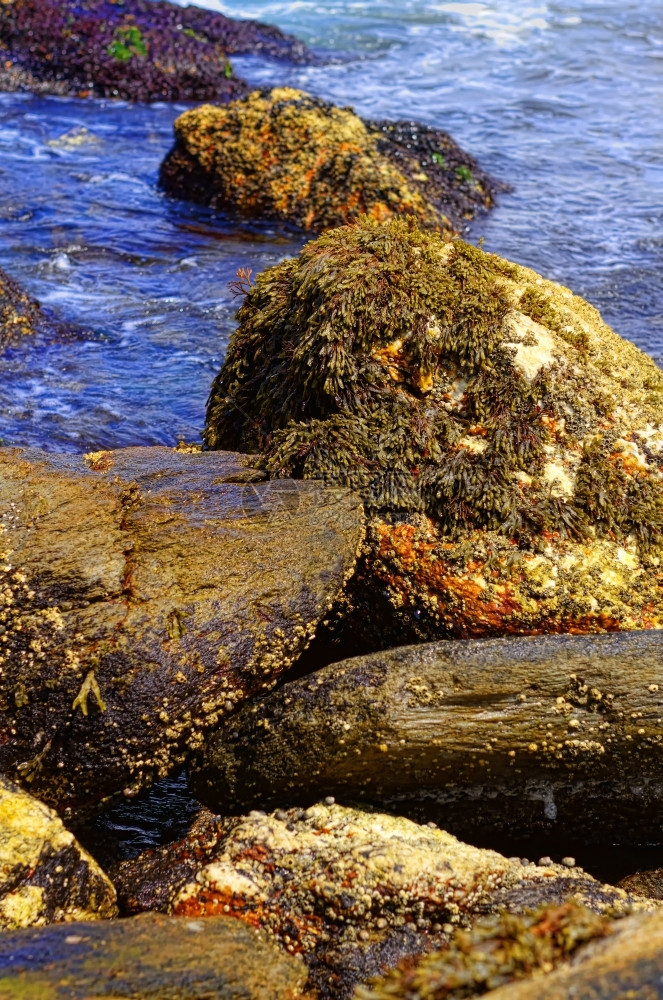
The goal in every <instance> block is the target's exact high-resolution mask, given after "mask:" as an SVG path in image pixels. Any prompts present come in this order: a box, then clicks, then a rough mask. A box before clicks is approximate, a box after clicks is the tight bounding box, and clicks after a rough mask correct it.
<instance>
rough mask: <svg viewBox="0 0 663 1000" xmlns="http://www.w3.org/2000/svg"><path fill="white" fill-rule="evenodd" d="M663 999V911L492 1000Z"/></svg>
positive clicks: (620, 928)
mask: <svg viewBox="0 0 663 1000" xmlns="http://www.w3.org/2000/svg"><path fill="white" fill-rule="evenodd" d="M399 996H400V995H399V994H396V997H399ZM406 997H407V994H406ZM661 997H663V913H660V912H659V913H656V914H653V915H651V916H640V915H638V916H634V917H632V918H631V919H629V920H620V921H618V922H617V923H616V924H615V925H614V930H613V933H612V934H610V935H609V936H608V937H607V938H605V939H604V940H602V941H596V942H593V943H591V944H588V945H587V946H586V947H584V948H582V949H581V950H580V951H579V952H578V954H577V956H576V957H575V958H574V959H573V960H572V961H571V963H570V964H569V965H565V966H562V967H561V968H560V969H557V970H556V971H555V972H553V973H551V974H550V975H549V976H545V977H543V978H536V979H533V980H529V981H525V982H521V983H514V984H513V985H511V986H503V987H501V988H500V989H497V990H495V991H494V992H493V993H491V1000H570V998H573V1000H660V998H661ZM401 1000H405V997H401ZM422 1000H424V998H423V997H422ZM426 1000H428V998H426ZM431 1000H432V998H431Z"/></svg>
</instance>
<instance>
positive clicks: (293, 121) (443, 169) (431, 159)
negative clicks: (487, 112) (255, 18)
mask: <svg viewBox="0 0 663 1000" xmlns="http://www.w3.org/2000/svg"><path fill="white" fill-rule="evenodd" d="M161 184H162V186H163V187H164V188H165V190H166V192H167V193H169V194H172V195H175V196H177V197H179V198H187V199H190V200H192V201H197V202H202V203H203V204H206V205H211V206H212V207H213V208H215V209H219V210H223V211H225V212H230V213H231V214H234V215H239V216H241V217H245V218H262V219H274V220H278V221H281V222H285V223H291V224H293V225H296V226H299V227H301V228H303V229H307V230H313V231H320V230H323V229H329V228H331V227H333V226H340V225H343V224H344V223H346V222H349V221H351V220H352V219H355V218H357V216H359V215H360V214H361V213H362V212H368V213H369V214H370V215H371V216H374V217H375V218H376V219H380V220H382V219H388V218H391V217H392V216H394V215H399V214H403V213H409V214H411V215H414V216H416V217H417V218H418V219H419V221H420V222H421V224H422V225H425V226H427V227H430V228H433V229H437V230H440V231H442V232H445V233H453V232H458V231H460V230H461V229H463V228H464V227H465V226H466V224H467V220H468V219H471V218H473V217H474V216H475V215H476V214H477V212H480V211H482V210H485V209H487V208H489V207H490V206H491V205H492V204H493V202H494V196H495V193H496V192H497V191H499V190H503V189H504V187H503V185H500V184H499V183H498V182H497V181H495V180H493V179H492V178H490V177H489V176H488V175H487V174H486V173H485V172H484V171H483V170H481V168H480V167H479V165H478V163H477V162H476V160H475V159H474V158H473V157H471V156H470V155H468V154H467V153H465V152H464V151H463V150H462V149H460V147H459V146H458V145H457V144H456V143H455V142H454V141H453V139H452V138H451V137H450V136H449V135H447V133H446V132H442V131H440V130H439V129H435V128H431V127H429V126H427V125H422V124H421V123H419V122H412V121H399V122H386V121H363V120H362V119H361V118H359V117H357V115H355V114H354V112H353V111H352V109H351V108H339V107H336V106H334V105H333V104H330V103H329V102H327V101H323V100H321V99H319V98H317V97H312V96H311V95H309V94H306V93H303V92H302V91H299V90H293V89H292V88H289V87H278V88H275V89H274V90H261V91H254V92H253V93H251V94H250V95H249V96H248V97H247V98H245V99H244V100H241V101H236V102H233V103H232V104H229V105H226V106H224V107H214V106H210V105H207V106H204V107H202V108H196V109H195V110H192V111H186V112H185V113H184V114H183V115H181V116H180V118H178V119H177V121H176V122H175V146H174V147H173V149H172V150H171V152H170V153H169V154H168V156H167V158H166V159H165V161H164V163H163V165H162V168H161Z"/></svg>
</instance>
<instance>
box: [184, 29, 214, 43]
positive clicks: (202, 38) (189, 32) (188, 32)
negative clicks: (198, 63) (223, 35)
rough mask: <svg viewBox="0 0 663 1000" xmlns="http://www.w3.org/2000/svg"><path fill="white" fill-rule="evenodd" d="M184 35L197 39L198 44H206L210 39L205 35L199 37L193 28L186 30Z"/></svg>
mask: <svg viewBox="0 0 663 1000" xmlns="http://www.w3.org/2000/svg"><path fill="white" fill-rule="evenodd" d="M182 34H183V35H186V36H187V38H195V40H196V41H197V42H206V41H208V39H207V38H206V37H205V35H199V34H198V32H197V31H194V30H193V28H184V30H183V31H182Z"/></svg>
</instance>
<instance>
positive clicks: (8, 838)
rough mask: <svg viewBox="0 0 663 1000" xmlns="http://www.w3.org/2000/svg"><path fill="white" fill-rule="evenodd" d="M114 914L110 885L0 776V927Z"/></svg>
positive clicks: (55, 824)
mask: <svg viewBox="0 0 663 1000" xmlns="http://www.w3.org/2000/svg"><path fill="white" fill-rule="evenodd" d="M116 912H117V910H116V906H115V890H114V889H113V886H112V884H111V883H110V881H109V880H108V878H107V877H106V875H104V873H103V872H102V870H101V868H99V866H98V865H97V863H96V862H95V861H94V859H93V858H91V857H90V855H89V854H88V853H87V852H86V851H84V850H83V848H82V847H81V846H80V845H79V844H78V843H77V842H76V840H75V839H74V837H73V835H72V834H71V833H69V832H68V831H67V830H65V828H64V827H63V825H62V821H61V820H60V819H59V818H58V817H57V816H56V814H55V813H54V812H53V810H52V809H49V808H48V807H47V806H45V805H42V803H41V802H38V801H37V800H36V799H33V798H32V796H31V795H28V794H27V793H26V792H24V791H21V789H20V788H18V787H17V786H16V785H14V784H12V783H11V782H9V781H7V780H6V779H5V778H3V777H0V927H2V928H3V929H5V930H7V929H8V930H12V929H14V928H17V927H31V926H39V925H42V924H47V923H53V922H59V921H69V920H95V919H101V918H102V917H113V916H115V913H116Z"/></svg>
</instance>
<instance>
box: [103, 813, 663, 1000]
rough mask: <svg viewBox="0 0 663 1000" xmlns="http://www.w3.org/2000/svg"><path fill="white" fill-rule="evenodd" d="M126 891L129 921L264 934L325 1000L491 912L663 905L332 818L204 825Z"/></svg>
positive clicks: (382, 820)
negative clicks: (178, 918) (208, 919)
mask: <svg viewBox="0 0 663 1000" xmlns="http://www.w3.org/2000/svg"><path fill="white" fill-rule="evenodd" d="M116 883H117V886H118V891H119V894H120V898H121V899H122V902H123V904H124V906H125V907H127V908H128V909H129V910H130V911H132V910H134V911H135V910H144V909H156V910H163V911H166V912H168V913H172V914H179V915H182V916H187V917H200V916H213V915H215V914H227V915H230V916H235V917H237V918H239V919H240V920H245V921H247V922H248V923H251V924H254V925H256V926H260V927H263V928H265V929H266V930H268V931H270V933H272V934H273V935H274V936H275V937H276V939H277V940H278V941H279V942H280V943H281V945H282V946H283V947H285V948H286V949H287V950H288V951H290V952H292V953H295V954H298V953H299V954H302V955H303V956H304V959H305V960H306V963H307V965H308V968H309V971H310V983H311V985H312V986H313V987H315V988H316V989H317V990H318V991H319V996H320V998H321V1000H325V998H329V1000H342V998H344V997H348V996H349V995H350V994H351V991H352V988H353V987H354V985H355V984H356V983H357V982H358V981H361V980H363V979H365V978H366V977H368V976H370V975H374V974H377V973H378V972H380V970H381V969H384V968H388V967H390V966H393V965H395V964H396V962H397V961H398V960H399V959H400V958H401V957H403V956H407V955H416V954H420V953H421V952H425V951H429V950H430V949H431V948H434V947H439V946H440V945H441V944H442V943H444V942H445V941H446V940H448V938H449V934H450V933H451V931H452V930H453V926H454V925H456V924H459V923H460V924H466V923H468V922H469V921H471V920H472V918H473V917H476V916H477V915H479V914H485V913H489V912H492V911H493V910H494V909H495V908H500V909H508V910H509V911H510V912H518V911H519V910H522V909H523V906H524V907H529V906H533V905H534V906H536V905H537V903H539V904H540V903H541V902H546V903H550V902H558V903H559V901H560V900H563V899H566V898H568V897H575V898H577V899H578V900H579V901H580V902H582V903H585V904H586V905H588V906H590V907H591V908H592V909H594V910H596V911H597V912H605V911H608V912H609V913H611V914H618V913H622V914H623V913H628V912H630V911H631V909H632V907H633V906H634V905H639V906H645V907H649V908H651V906H652V905H655V904H651V903H644V902H643V901H641V902H640V903H639V904H635V903H634V901H633V900H632V899H631V898H629V897H628V896H627V895H626V894H625V893H624V892H622V891H621V890H619V889H615V888H613V887H610V886H601V885H600V884H599V883H598V882H595V881H594V879H592V878H591V877H589V876H588V875H586V874H585V873H584V872H582V871H580V870H578V869H576V870H575V871H573V872H569V870H568V869H565V868H562V867H561V866H550V867H537V866H530V867H523V866H522V865H521V864H520V862H513V861H508V860H507V859H506V858H504V857H502V855H500V854H497V853H496V852H495V851H486V850H481V849H478V848H475V847H470V846H469V845H467V844H463V843H461V842H460V841H458V840H456V839H455V838H454V837H452V836H450V835H449V834H448V833H444V832H443V831H441V830H438V829H434V828H431V827H422V826H417V824H415V823H412V822H410V821H409V820H406V819H401V818H397V817H391V816H385V815H382V814H380V813H366V812H361V811H358V810H354V809H347V808H344V807H342V806H338V805H324V804H319V805H316V806H312V807H311V808H310V809H307V810H306V811H304V810H298V809H295V810H288V811H278V812H276V813H274V814H273V815H265V813H263V812H253V813H250V814H249V815H248V816H245V817H242V818H238V819H229V820H223V819H221V818H220V817H213V816H204V817H202V818H201V819H200V821H198V822H197V823H196V824H194V827H193V829H192V831H191V833H190V834H189V835H188V836H187V837H186V838H184V840H182V841H180V842H179V843H178V844H175V845H172V844H171V845H168V846H167V847H164V848H162V849H161V850H160V851H150V852H146V854H145V855H143V856H141V857H140V858H138V859H137V860H135V861H129V862H125V863H124V864H122V865H121V866H120V868H119V872H118V873H117V879H116Z"/></svg>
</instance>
